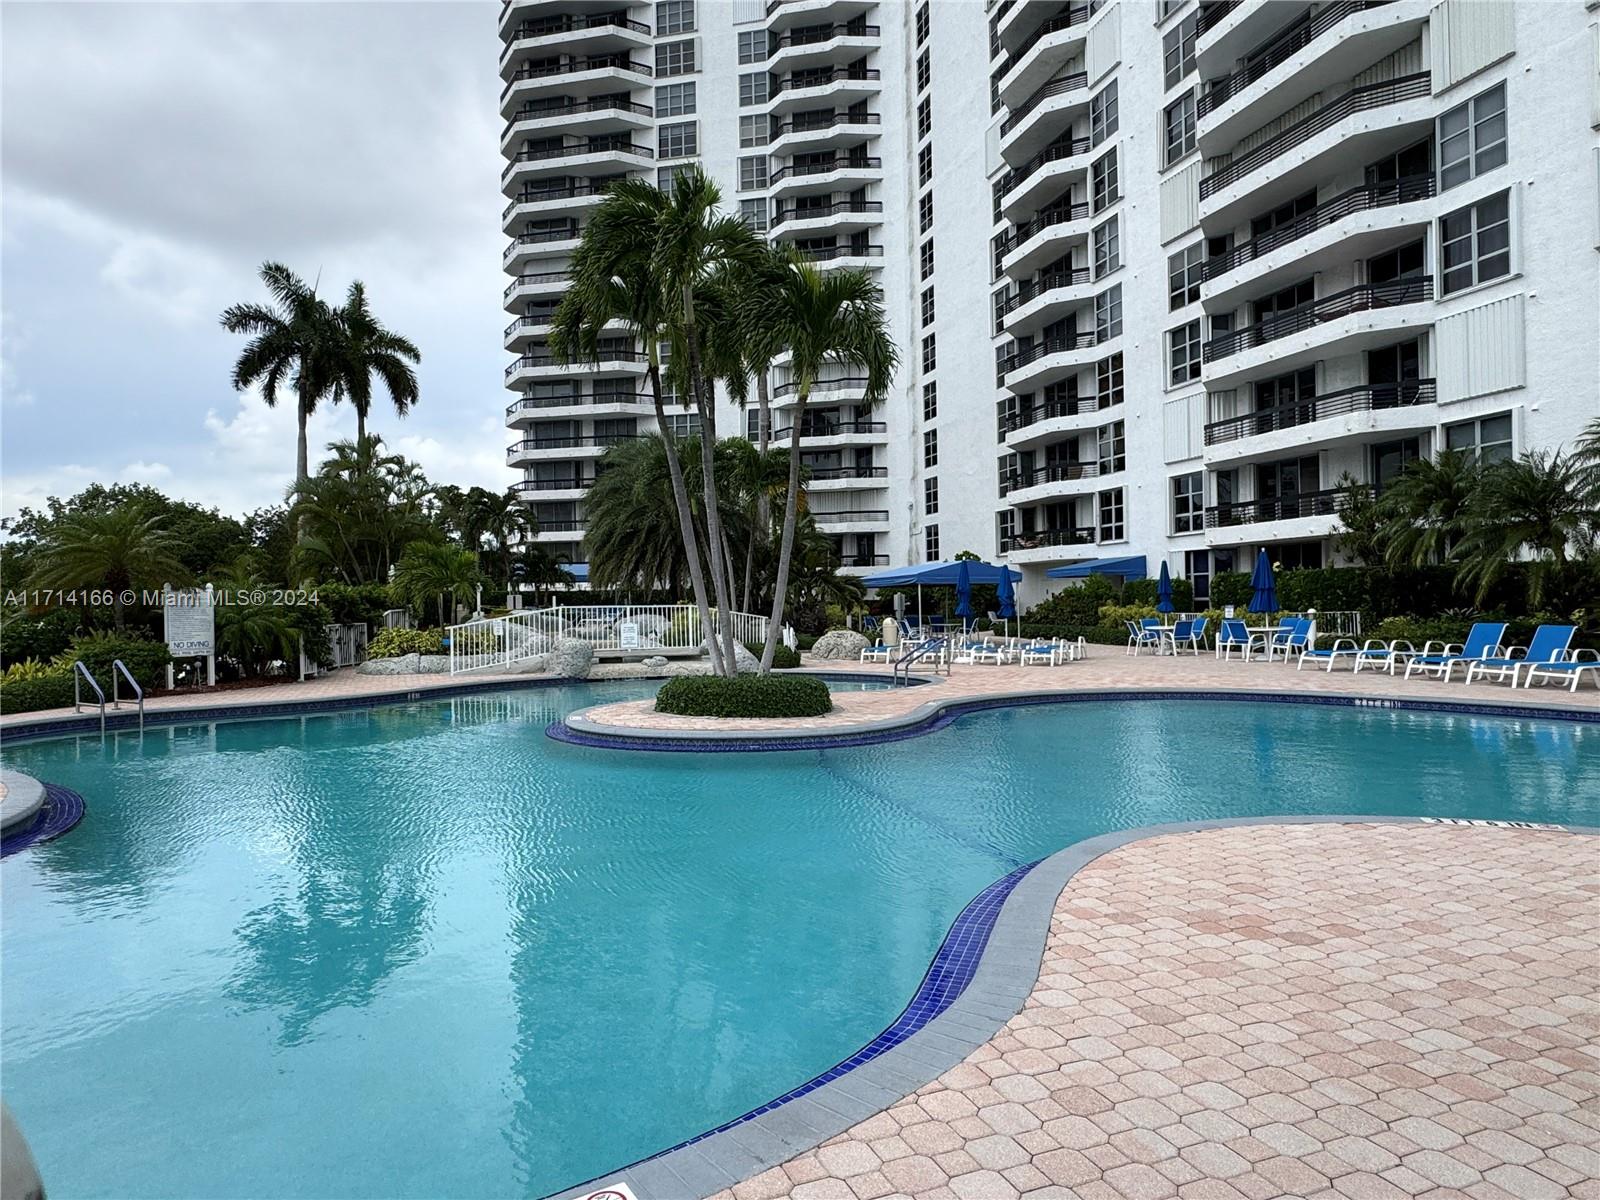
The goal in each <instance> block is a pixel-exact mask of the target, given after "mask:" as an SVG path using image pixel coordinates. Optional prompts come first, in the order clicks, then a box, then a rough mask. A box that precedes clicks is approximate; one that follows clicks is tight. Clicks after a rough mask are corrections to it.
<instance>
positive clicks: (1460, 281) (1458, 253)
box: [1439, 192, 1511, 296]
mask: <svg viewBox="0 0 1600 1200" xmlns="http://www.w3.org/2000/svg"><path fill="white" fill-rule="evenodd" d="M1439 266H1440V268H1441V274H1440V279H1441V280H1442V285H1441V287H1440V294H1441V295H1445V296H1448V295H1450V294H1452V293H1454V292H1459V291H1461V290H1462V289H1463V288H1469V287H1472V286H1474V285H1475V284H1479V283H1487V282H1488V281H1489V280H1491V279H1499V278H1500V277H1501V276H1502V275H1509V274H1511V203H1510V193H1509V192H1501V193H1500V194H1499V195H1498V196H1486V197H1485V198H1484V199H1482V200H1479V201H1478V202H1477V203H1476V204H1469V205H1467V207H1466V208H1458V209H1456V211H1455V212H1453V213H1446V214H1445V215H1444V216H1442V217H1440V218H1439Z"/></svg>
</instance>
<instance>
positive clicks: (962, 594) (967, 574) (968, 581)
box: [956, 559, 972, 629]
mask: <svg viewBox="0 0 1600 1200" xmlns="http://www.w3.org/2000/svg"><path fill="white" fill-rule="evenodd" d="M956 616H958V617H960V618H961V627H962V628H963V629H965V628H966V626H967V622H968V621H970V620H971V619H972V572H971V570H969V569H968V567H967V560H966V559H962V560H961V565H960V566H959V567H958V568H956Z"/></svg>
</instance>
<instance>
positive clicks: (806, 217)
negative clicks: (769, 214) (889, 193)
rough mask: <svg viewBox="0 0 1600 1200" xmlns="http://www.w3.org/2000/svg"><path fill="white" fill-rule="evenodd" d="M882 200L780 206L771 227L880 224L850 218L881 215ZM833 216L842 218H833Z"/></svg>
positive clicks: (797, 231)
mask: <svg viewBox="0 0 1600 1200" xmlns="http://www.w3.org/2000/svg"><path fill="white" fill-rule="evenodd" d="M882 213H883V201H881V200H840V201H838V202H837V203H834V204H824V205H821V206H818V207H807V208H800V207H794V208H780V209H779V210H778V213H777V215H776V216H775V217H773V219H772V228H773V230H776V229H777V228H778V227H779V226H780V225H806V226H812V225H813V224H814V223H821V224H822V225H825V226H826V227H827V228H829V229H849V228H865V227H866V226H868V225H879V224H882V222H881V221H880V220H871V221H867V220H850V219H849V218H850V217H851V216H860V217H866V216H869V215H871V216H881V215H882ZM835 217H842V218H845V219H844V220H833V218H835ZM784 232H785V233H799V232H800V231H799V230H794V229H789V230H785V231H784Z"/></svg>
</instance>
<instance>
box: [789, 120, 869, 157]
mask: <svg viewBox="0 0 1600 1200" xmlns="http://www.w3.org/2000/svg"><path fill="white" fill-rule="evenodd" d="M882 123H883V118H882V117H880V116H879V115H878V114H877V113H849V112H836V113H830V114H829V115H828V116H826V117H806V116H803V115H800V114H796V115H795V116H794V117H792V118H791V119H790V120H787V121H780V122H778V123H777V124H775V125H774V126H773V127H772V141H771V143H770V145H769V146H768V150H769V152H770V153H772V154H774V155H782V154H802V153H806V152H810V151H816V150H823V149H827V148H828V147H836V148H837V147H842V146H845V145H846V144H847V143H850V142H854V141H857V140H858V139H860V138H861V137H863V136H871V135H873V134H876V133H877V132H878V131H877V129H876V128H875V126H879V125H881V124H882Z"/></svg>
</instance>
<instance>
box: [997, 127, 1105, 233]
mask: <svg viewBox="0 0 1600 1200" xmlns="http://www.w3.org/2000/svg"><path fill="white" fill-rule="evenodd" d="M1092 149H1094V143H1092V142H1091V141H1090V140H1089V139H1088V138H1070V139H1068V140H1066V141H1062V142H1058V143H1057V144H1056V145H1053V146H1048V147H1046V148H1045V149H1043V150H1041V151H1040V152H1039V153H1038V154H1036V155H1034V156H1033V157H1032V158H1030V159H1029V160H1028V161H1027V162H1025V163H1023V164H1022V165H1021V166H1018V167H1015V168H1013V169H1012V170H1010V171H1007V172H1006V173H1005V174H1004V175H1002V176H1001V177H1000V203H1001V214H1002V215H1003V216H1004V217H1005V218H1006V220H1008V221H1015V220H1016V219H1017V218H1019V217H1022V216H1024V215H1026V214H1027V213H1030V212H1037V211H1038V210H1039V209H1042V208H1044V207H1045V206H1046V204H1047V203H1048V201H1049V200H1050V199H1051V198H1052V197H1054V196H1059V195H1060V194H1061V192H1062V191H1063V190H1065V188H1066V186H1067V184H1068V183H1069V182H1070V179H1071V177H1072V176H1073V175H1076V174H1081V173H1083V172H1086V171H1088V169H1089V161H1088V157H1087V156H1088V154H1089V151H1090V150H1092Z"/></svg>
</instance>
